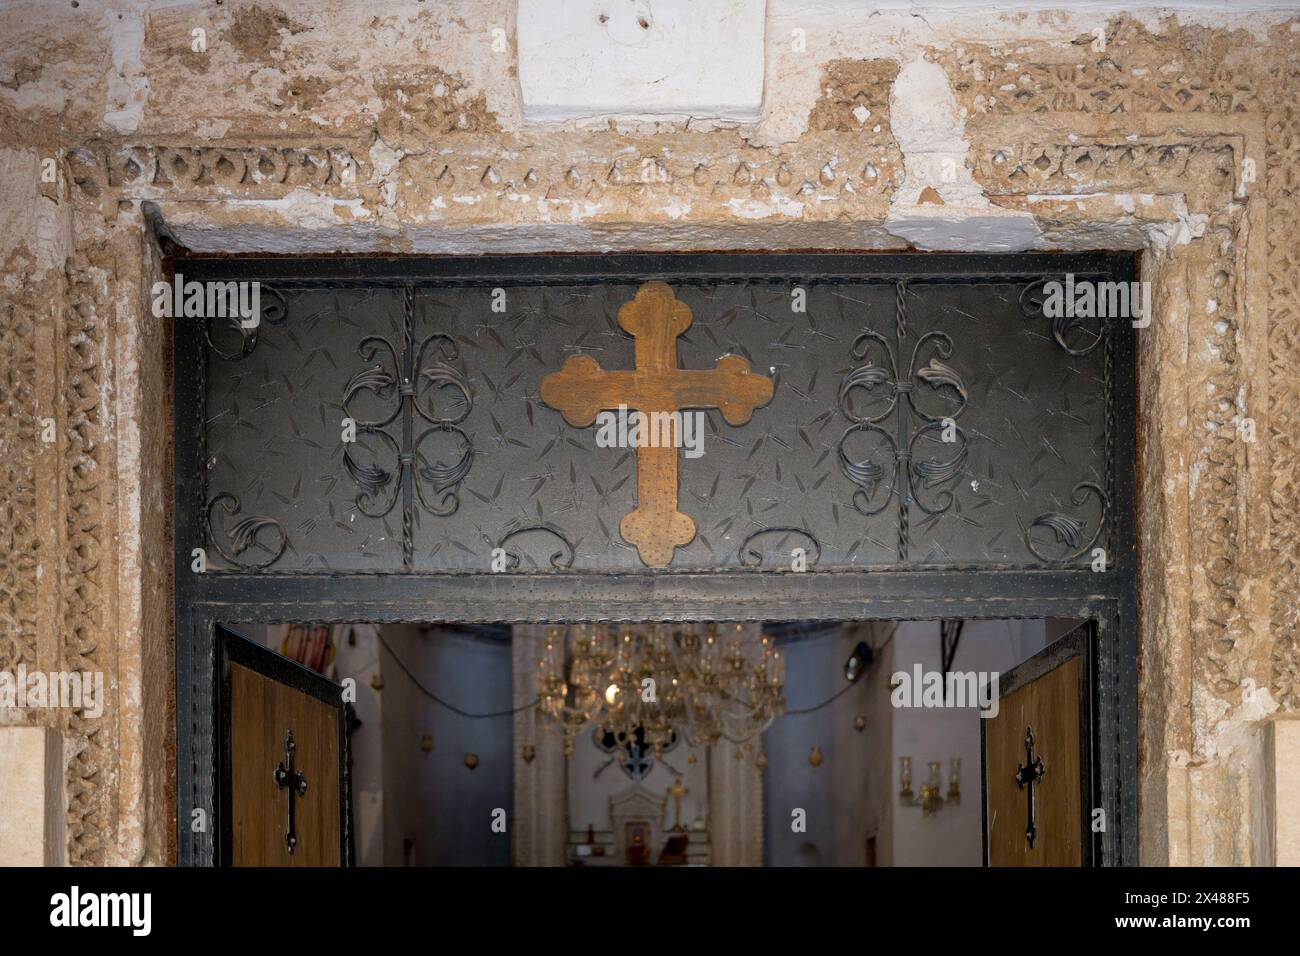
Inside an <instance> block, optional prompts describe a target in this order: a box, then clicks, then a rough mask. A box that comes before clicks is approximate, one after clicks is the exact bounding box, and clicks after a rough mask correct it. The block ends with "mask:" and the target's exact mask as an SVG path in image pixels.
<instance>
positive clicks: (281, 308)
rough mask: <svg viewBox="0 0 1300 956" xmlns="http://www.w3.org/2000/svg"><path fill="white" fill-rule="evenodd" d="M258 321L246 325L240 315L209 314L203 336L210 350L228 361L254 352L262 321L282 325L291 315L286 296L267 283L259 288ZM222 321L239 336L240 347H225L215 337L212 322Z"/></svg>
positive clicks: (237, 360)
mask: <svg viewBox="0 0 1300 956" xmlns="http://www.w3.org/2000/svg"><path fill="white" fill-rule="evenodd" d="M263 296H267V297H269V301H262V297H263ZM258 306H259V308H258V311H259V313H260V314H259V316H258V321H257V323H256V324H253V325H246V324H245V323H244V321H243V319H242V318H241V317H240V316H239V315H237V314H236V315H224V316H208V317H207V318H205V319H204V320H203V338H204V341H205V342H207V345H208V350H209V352H211V354H213V355H215V356H217V357H218V358H220V359H223V360H225V361H227V362H239V361H242V360H243V359H246V358H248V356H250V355H252V354H253V350H254V349H255V348H257V330H258V329H259V328H261V323H263V322H269V323H270V324H271V325H281V324H282V323H283V322H284V320H285V319H286V318H288V316H289V303H288V302H287V301H286V300H285V297H284V296H283V295H282V294H281V293H279V292H278V291H276V290H275V289H273V288H271V287H270V286H267V285H261V286H259V288H258ZM214 321H221V322H223V323H225V324H226V326H227V328H229V329H231V330H233V331H234V332H235V333H236V334H238V336H239V347H238V348H237V349H234V350H232V349H223V348H222V347H221V346H219V345H218V344H217V343H216V341H215V340H214V339H213V335H212V323H213V322H214Z"/></svg>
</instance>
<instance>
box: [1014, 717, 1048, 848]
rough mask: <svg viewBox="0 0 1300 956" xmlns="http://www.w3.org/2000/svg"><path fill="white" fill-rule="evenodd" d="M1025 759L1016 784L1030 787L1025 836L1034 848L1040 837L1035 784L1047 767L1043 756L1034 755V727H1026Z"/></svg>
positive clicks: (1020, 766)
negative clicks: (1035, 806) (1036, 816)
mask: <svg viewBox="0 0 1300 956" xmlns="http://www.w3.org/2000/svg"><path fill="white" fill-rule="evenodd" d="M1025 761H1026V763H1022V764H1020V765H1019V766H1018V767H1017V768H1016V786H1017V787H1019V788H1020V789H1021V790H1023V789H1024V788H1025V787H1028V788H1029V822H1028V824H1027V825H1026V827H1025V836H1026V837H1027V838H1028V839H1029V849H1031V850H1032V849H1033V848H1034V840H1035V839H1036V838H1037V837H1038V828H1037V827H1036V826H1035V825H1034V784H1036V783H1038V781H1040V780H1042V779H1043V773H1044V771H1045V769H1046V768H1045V767H1044V766H1043V758H1042V757H1035V756H1034V728H1033V727H1026V728H1025Z"/></svg>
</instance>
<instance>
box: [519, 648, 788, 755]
mask: <svg viewBox="0 0 1300 956" xmlns="http://www.w3.org/2000/svg"><path fill="white" fill-rule="evenodd" d="M744 630H745V625H743V624H731V625H726V631H727V633H726V634H725V636H724V633H723V632H722V630H720V628H719V626H718V625H717V624H714V623H708V624H704V625H697V624H675V623H653V624H576V625H571V626H569V627H551V628H548V629H547V632H546V641H545V645H544V647H543V649H542V654H541V656H540V657H539V659H538V662H537V664H538V675H537V706H538V709H539V710H540V711H541V712H542V713H544V714H546V715H547V716H548V717H550V718H551V719H553V720H555V721H556V722H557V723H558V724H559V725H560V726H561V728H562V729H563V732H564V753H565V755H566V756H569V755H572V754H573V741H574V739H575V738H576V737H577V735H578V734H579V733H582V732H583V731H585V730H587V729H588V728H592V729H598V730H599V731H600V732H601V733H602V734H606V733H608V734H613V735H614V739H615V741H616V742H617V743H618V744H620V745H622V744H625V743H627V742H628V741H630V740H632V739H633V736H634V735H635V733H636V731H637V729H638V728H642V730H643V733H644V740H645V742H646V744H647V745H648V746H649V747H650V748H651V749H652V750H653V752H654V753H655V754H656V755H659V754H661V753H662V752H663V749H664V748H665V747H667V746H669V745H670V744H671V743H672V741H673V738H674V736H679V737H684V738H685V739H686V740H687V742H688V743H690V744H691V745H693V746H709V745H711V744H713V743H716V742H717V741H718V740H719V739H726V740H729V741H731V742H733V743H740V742H742V741H745V740H749V739H750V738H751V737H754V736H755V735H757V734H761V733H762V732H763V731H764V730H766V729H767V728H768V726H770V725H771V723H772V721H773V720H775V719H776V718H777V717H778V716H780V715H781V713H782V712H783V711H784V709H785V698H784V697H783V696H782V695H781V689H782V685H783V683H784V678H785V662H784V660H783V655H782V654H781V652H780V651H778V650H777V649H776V641H775V639H774V638H772V637H770V636H768V635H766V634H764V635H763V636H762V638H761V640H759V641H757V642H755V641H747V640H744V639H743V634H744Z"/></svg>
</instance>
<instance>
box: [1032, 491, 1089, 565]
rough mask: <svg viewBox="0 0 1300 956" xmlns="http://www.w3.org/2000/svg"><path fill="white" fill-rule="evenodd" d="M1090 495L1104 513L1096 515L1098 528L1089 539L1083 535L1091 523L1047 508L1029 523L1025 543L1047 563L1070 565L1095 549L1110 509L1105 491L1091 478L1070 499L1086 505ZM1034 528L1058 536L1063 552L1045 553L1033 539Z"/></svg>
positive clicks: (1071, 494)
mask: <svg viewBox="0 0 1300 956" xmlns="http://www.w3.org/2000/svg"><path fill="white" fill-rule="evenodd" d="M1090 497H1095V498H1096V499H1097V501H1098V502H1100V504H1101V514H1099V515H1098V516H1097V523H1096V527H1095V528H1094V529H1093V532H1092V536H1091V537H1090V538H1088V539H1087V541H1085V540H1084V534H1086V533H1087V530H1088V524H1089V522H1088V521H1087V520H1084V519H1079V518H1076V517H1074V516H1073V515H1067V514H1063V513H1062V512H1059V511H1045V512H1043V513H1042V514H1040V515H1038V517H1036V518H1034V520H1033V521H1031V522H1030V523H1029V527H1028V528H1027V529H1026V530H1025V546H1026V547H1027V548H1029V550H1030V551H1032V552H1033V554H1034V556H1035V557H1036V558H1038V559H1039V560H1041V561H1045V562H1047V563H1048V564H1067V563H1069V562H1071V561H1074V560H1077V559H1078V558H1079V557H1080V556H1082V555H1083V554H1085V553H1086V552H1088V551H1090V550H1092V548H1093V546H1094V545H1095V544H1096V543H1097V539H1098V538H1099V537H1100V536H1101V532H1102V529H1103V528H1105V526H1106V514H1107V512H1108V511H1109V509H1110V501H1109V499H1108V498H1107V497H1106V492H1104V491H1102V489H1101V488H1100V487H1099V486H1098V485H1095V484H1093V483H1092V482H1090V481H1081V482H1079V483H1078V484H1077V485H1075V486H1074V489H1073V490H1072V491H1071V492H1070V501H1071V503H1072V504H1074V505H1076V506H1078V505H1083V504H1084V503H1085V502H1086V501H1087V500H1088V499H1089V498H1090ZM1035 528H1046V529H1048V530H1049V531H1051V532H1052V534H1053V536H1054V537H1055V538H1056V542H1057V544H1060V545H1064V546H1065V551H1064V553H1062V554H1059V555H1056V556H1052V555H1049V554H1047V553H1046V552H1044V551H1043V550H1042V549H1041V548H1040V547H1039V546H1038V544H1037V543H1036V542H1035V541H1034V537H1033V531H1034V529H1035Z"/></svg>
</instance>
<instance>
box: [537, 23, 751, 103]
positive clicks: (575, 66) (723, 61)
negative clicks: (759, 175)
mask: <svg viewBox="0 0 1300 956" xmlns="http://www.w3.org/2000/svg"><path fill="white" fill-rule="evenodd" d="M766 5H767V4H766V0H710V2H708V3H700V2H697V0H519V8H518V15H517V21H516V23H517V36H516V40H517V44H518V49H519V86H520V90H521V92H522V95H523V111H524V117H525V118H526V119H530V120H565V119H581V118H588V117H595V116H628V117H647V116H691V117H700V118H714V119H730V120H755V119H757V118H758V116H759V110H760V108H761V107H762V102H763V62H764V61H763V55H764V49H763V36H764V23H765V19H766V18H765V13H766Z"/></svg>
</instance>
